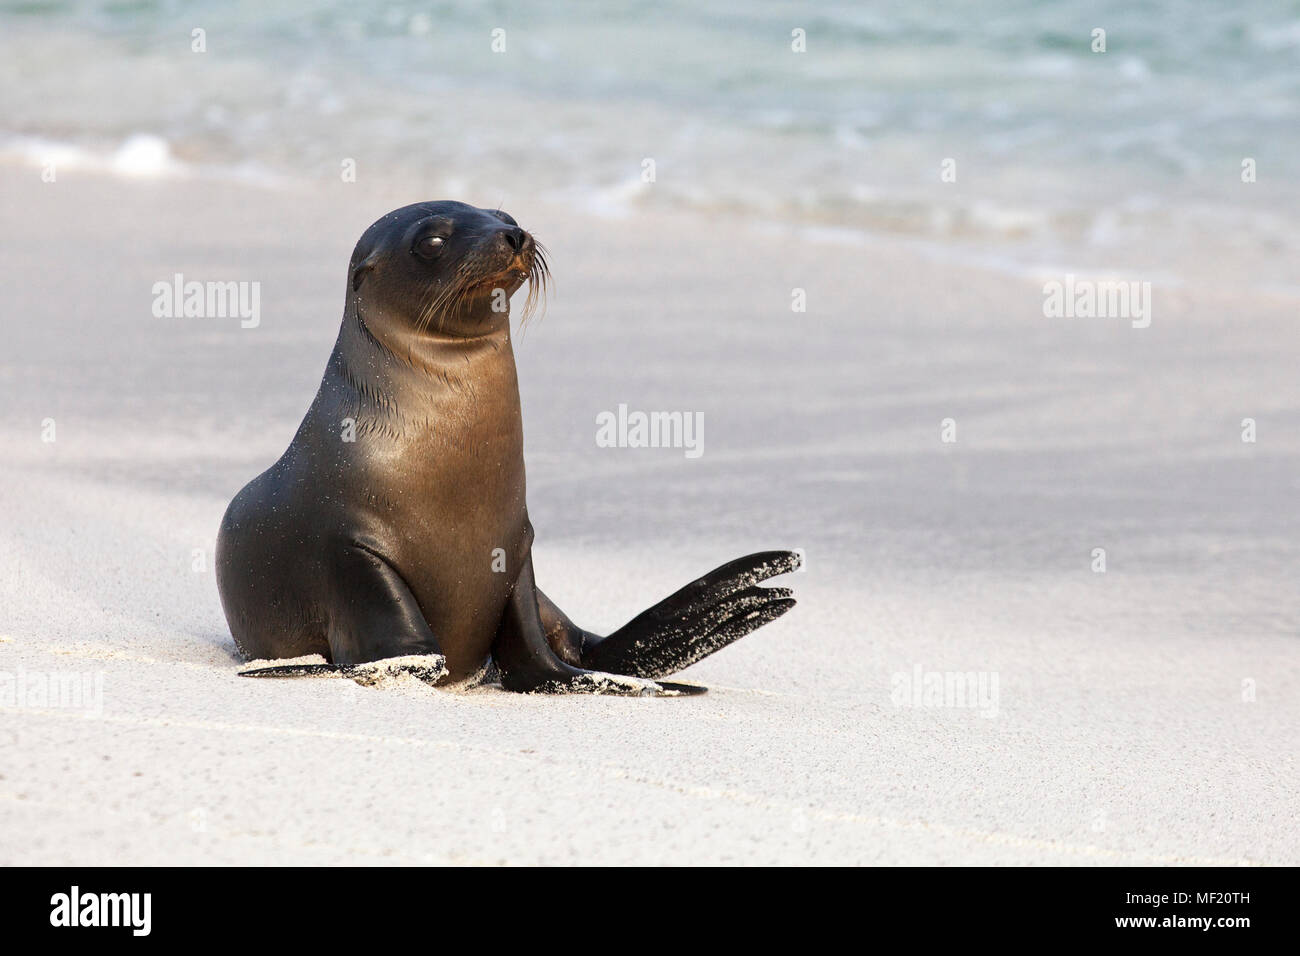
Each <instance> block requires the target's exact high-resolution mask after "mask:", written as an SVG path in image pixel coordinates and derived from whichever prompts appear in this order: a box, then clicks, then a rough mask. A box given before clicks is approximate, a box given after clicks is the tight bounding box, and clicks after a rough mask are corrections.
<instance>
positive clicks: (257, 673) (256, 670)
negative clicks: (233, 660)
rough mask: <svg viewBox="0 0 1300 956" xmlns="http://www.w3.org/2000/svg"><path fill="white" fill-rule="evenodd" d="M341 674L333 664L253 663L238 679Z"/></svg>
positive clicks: (339, 669) (241, 672) (339, 668)
mask: <svg viewBox="0 0 1300 956" xmlns="http://www.w3.org/2000/svg"><path fill="white" fill-rule="evenodd" d="M341 672H342V668H341V667H338V666H336V665H334V664H325V663H320V664H267V663H264V662H262V661H253V662H252V663H251V664H250V665H249V666H248V667H245V668H244V669H243V670H242V671H238V672H237V673H238V674H239V676H240V677H333V676H335V675H336V674H339V673H341Z"/></svg>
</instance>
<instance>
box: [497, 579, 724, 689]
mask: <svg viewBox="0 0 1300 956" xmlns="http://www.w3.org/2000/svg"><path fill="white" fill-rule="evenodd" d="M492 660H493V661H494V662H495V663H496V666H497V669H498V670H499V671H500V673H501V686H502V687H504V688H505V689H506V690H512V691H518V692H521V693H540V694H610V695H615V696H620V697H682V696H686V695H688V694H696V693H703V692H704V688H702V687H701V688H696V687H692V686H691V685H689V684H670V685H668V686H664V685H661V684H658V683H655V682H654V681H652V680H646V679H644V678H641V677H637V676H635V675H627V674H610V673H603V672H601V671H598V670H592V669H585V668H581V667H574V666H573V665H572V664H568V663H566V662H565V661H563V660H561V659H560V658H559V657H558V656H557V655H556V653H555V652H554V651H553V650H552V648H551V645H550V644H549V643H548V641H547V635H546V630H545V627H544V625H543V623H542V616H541V612H540V610H539V609H538V597H537V588H536V584H535V582H534V580H533V559H532V555H531V554H530V555H529V556H528V557H527V558H525V559H524V564H523V567H522V568H521V570H520V572H519V577H518V579H517V580H516V581H515V585H514V588H513V589H512V591H511V593H510V599H509V601H508V602H507V604H506V609H505V613H504V614H503V615H502V618H501V627H500V629H499V630H498V632H497V636H496V640H495V641H494V642H493V644H492Z"/></svg>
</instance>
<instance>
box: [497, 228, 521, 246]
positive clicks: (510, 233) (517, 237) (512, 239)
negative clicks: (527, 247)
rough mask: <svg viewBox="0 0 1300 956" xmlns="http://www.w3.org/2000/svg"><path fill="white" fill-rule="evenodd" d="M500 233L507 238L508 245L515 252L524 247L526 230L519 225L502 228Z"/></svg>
mask: <svg viewBox="0 0 1300 956" xmlns="http://www.w3.org/2000/svg"><path fill="white" fill-rule="evenodd" d="M500 235H501V237H502V238H503V239H505V241H506V245H508V246H509V247H510V248H511V249H512V250H514V251H515V252H518V251H519V250H520V249H522V248H523V247H524V231H523V230H522V229H520V228H519V227H518V226H512V227H510V228H507V229H503V230H501V233H500Z"/></svg>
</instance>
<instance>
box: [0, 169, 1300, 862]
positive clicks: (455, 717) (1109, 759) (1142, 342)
mask: <svg viewBox="0 0 1300 956" xmlns="http://www.w3.org/2000/svg"><path fill="white" fill-rule="evenodd" d="M0 190H2V192H3V195H2V199H3V203H2V209H3V226H4V228H3V230H0V244H2V245H3V258H2V260H0V272H2V275H3V286H4V290H5V296H4V318H3V340H4V343H5V347H4V350H3V354H0V384H2V386H3V391H2V392H0V394H3V398H4V408H3V415H2V416H0V448H3V456H2V457H0V635H3V636H2V637H0V671H2V672H8V673H17V672H18V671H19V670H20V669H21V670H22V671H23V672H24V673H26V674H38V675H48V674H51V673H74V672H75V673H78V674H88V675H91V676H92V678H93V677H94V676H96V675H102V679H103V684H102V687H103V698H102V701H103V706H102V713H101V714H97V715H90V716H87V715H86V714H84V713H82V712H81V711H79V710H77V709H75V708H70V707H57V706H52V705H50V704H49V703H48V702H47V705H46V706H39V701H38V702H37V704H32V703H31V702H27V703H26V705H22V706H20V703H21V702H18V701H16V700H15V703H14V705H13V706H0V863H59V864H72V863H91V864H110V863H150V864H152V863H195V864H198V863H345V862H346V863H366V862H375V863H384V862H401V863H420V862H432V863H441V862H458V863H459V862H466V863H571V862H586V863H778V862H785V863H889V864H898V863H913V864H927V863H958V864H969V863H974V864H988V863H996V864H1025V863H1031V864H1140V863H1183V862H1216V863H1218V862H1221V863H1225V864H1231V863H1243V862H1252V863H1291V864H1295V863H1300V835H1298V833H1300V831H1297V828H1296V827H1295V819H1296V817H1297V812H1298V811H1300V803H1298V801H1297V796H1296V784H1297V767H1296V763H1295V752H1296V748H1295V742H1296V739H1297V725H1298V720H1297V718H1300V663H1297V661H1298V657H1297V649H1298V644H1297V641H1298V637H1297V629H1298V624H1297V622H1298V621H1300V589H1298V588H1297V583H1296V568H1297V558H1300V535H1297V530H1298V528H1297V519H1296V509H1295V498H1296V493H1297V490H1300V488H1298V485H1300V481H1298V479H1297V474H1298V472H1297V468H1296V465H1297V452H1298V451H1300V443H1298V441H1297V434H1298V426H1300V380H1298V378H1297V375H1296V369H1297V368H1298V367H1300V336H1297V335H1296V334H1295V326H1294V322H1295V315H1296V305H1297V302H1296V300H1295V299H1294V298H1287V297H1285V295H1283V294H1282V293H1279V292H1277V291H1274V292H1272V293H1267V294H1265V293H1262V292H1261V293H1259V294H1252V293H1251V291H1250V288H1251V283H1250V277H1249V276H1242V277H1241V282H1240V283H1239V284H1236V285H1224V284H1223V283H1216V284H1214V285H1212V286H1211V285H1198V284H1197V283H1196V282H1195V281H1193V282H1184V283H1175V282H1173V281H1167V280H1166V281H1162V280H1160V277H1154V278H1155V279H1156V280H1157V281H1156V282H1155V283H1154V285H1155V288H1154V291H1153V295H1154V320H1153V322H1152V325H1151V327H1150V328H1147V329H1133V328H1131V327H1130V326H1129V324H1128V323H1127V322H1126V321H1124V320H1111V319H1087V320H1083V319H1076V320H1065V319H1046V318H1044V317H1043V315H1042V309H1041V306H1042V290H1041V280H1039V281H1037V282H1035V281H1033V280H1032V279H1031V278H1025V277H1015V276H1012V275H1009V274H1005V273H999V272H996V271H991V270H981V269H974V268H966V267H964V266H961V265H959V264H957V263H956V262H954V261H951V260H950V259H949V258H948V257H946V256H944V255H942V254H940V253H938V252H935V251H934V250H925V249H921V248H914V247H911V246H909V245H907V244H906V243H902V242H883V241H882V242H872V243H866V244H853V243H850V242H844V241H836V240H833V239H831V238H826V237H821V238H812V237H808V236H805V235H800V234H797V233H795V232H793V231H782V230H779V229H758V228H750V227H746V226H742V225H738V224H736V223H733V222H729V221H728V218H727V217H726V216H725V215H721V214H720V215H719V216H718V217H716V219H714V220H712V221H695V220H692V221H689V222H688V221H684V220H677V219H671V218H667V217H660V216H656V215H655V214H654V213H653V211H652V212H650V213H648V214H647V215H645V216H643V217H638V218H636V219H627V220H614V219H590V218H582V217H580V216H576V215H573V214H570V213H568V212H567V211H566V210H564V209H560V208H556V207H547V206H545V205H541V204H537V205H532V206H529V205H527V204H522V203H518V202H508V203H507V208H509V209H510V211H511V212H513V213H514V214H515V215H516V216H517V217H518V218H519V219H520V221H521V222H522V223H523V224H524V225H525V226H526V227H528V228H530V229H532V230H533V231H535V232H536V234H537V235H538V236H539V238H541V239H542V240H543V241H544V242H546V243H547V244H548V246H549V247H550V250H551V253H552V261H553V263H554V267H555V273H556V276H557V279H558V291H557V294H556V295H555V296H554V297H553V298H552V301H551V305H550V309H549V312H548V314H547V316H546V317H545V319H544V320H542V321H540V322H535V323H534V324H532V325H530V327H529V328H528V330H527V332H526V334H524V335H523V336H522V337H518V341H517V343H516V353H517V355H518V359H519V364H520V377H521V385H522V390H523V403H524V418H525V429H526V436H527V444H528V476H529V506H530V513H531V515H532V518H533V522H534V524H535V526H536V528H537V545H536V548H535V555H536V562H537V572H538V580H539V582H540V583H541V585H542V586H543V587H544V588H545V589H546V590H547V591H548V592H549V593H550V594H551V596H552V597H553V598H555V599H556V600H557V602H558V603H560V604H561V606H563V607H564V608H565V609H566V610H567V611H568V612H569V613H570V614H571V615H572V616H573V617H574V618H575V619H577V620H578V621H579V622H580V623H582V624H584V625H586V626H588V627H591V628H593V629H608V628H612V627H615V626H617V625H618V624H620V623H622V621H624V620H626V619H627V618H628V617H630V616H631V615H632V614H634V613H635V612H637V611H639V610H640V609H642V608H643V607H645V606H647V605H648V604H650V603H652V602H653V601H655V600H657V599H658V598H659V597H662V596H663V595H664V594H666V593H668V592H669V591H670V590H672V589H674V588H675V587H677V586H679V585H680V584H682V583H685V582H686V581H687V580H689V579H690V578H692V577H694V576H695V575H697V574H699V573H701V572H703V571H705V570H707V569H709V568H710V567H712V566H714V565H715V564H718V563H721V562H722V561H723V560H726V559H728V558H731V557H733V556H735V555H738V554H741V553H744V552H747V551H751V550H759V549H762V548H767V547H782V546H784V547H796V548H803V549H804V550H805V552H806V554H807V558H808V567H807V570H806V571H805V572H802V573H800V574H798V575H793V576H791V577H790V578H789V579H787V582H788V583H792V584H793V585H794V586H795V587H796V588H797V591H798V596H799V598H800V604H799V606H798V607H797V608H796V609H795V611H794V612H792V613H791V614H790V615H788V616H787V617H785V618H783V619H782V620H780V621H778V622H777V623H775V624H773V625H771V626H769V627H767V628H764V629H762V630H761V631H759V632H757V633H755V634H753V635H751V636H750V637H748V638H746V639H745V640H744V641H742V642H741V643H740V644H738V645H736V646H734V647H731V648H728V649H727V650H725V651H723V652H722V653H720V654H718V655H716V656H715V657H713V658H710V659H708V660H706V661H705V662H703V663H701V664H699V665H697V666H696V667H695V668H692V669H691V670H689V671H687V672H686V673H685V675H684V678H685V679H690V680H697V681H700V682H703V683H706V684H708V685H710V686H711V688H712V690H711V692H710V693H709V694H708V695H706V696H704V697H699V698H691V699H644V700H643V699H635V700H633V699H621V698H591V697H569V698H554V697H523V696H514V695H509V694H506V693H504V692H502V691H499V690H494V689H479V690H476V691H472V692H468V693H451V692H447V691H439V690H434V689H430V688H426V687H424V686H423V685H416V686H405V687H397V688H395V689H389V690H369V689H364V688H360V687H357V686H356V685H353V684H351V683H350V682H348V681H343V680H328V679H326V680H297V681H274V682H273V681H251V680H247V679H242V678H239V677H237V676H236V675H235V670H236V667H237V664H238V661H237V657H236V652H235V649H234V646H233V644H232V642H231V640H230V637H229V633H228V631H227V629H226V626H225V622H224V620H223V617H222V614H221V609H220V605H219V602H218V598H217V592H216V586H215V583H214V576H213V573H212V570H211V555H212V548H213V544H214V538H215V533H216V528H217V524H218V521H219V519H220V516H221V513H222V511H223V509H224V508H225V505H226V503H227V501H228V500H229V499H230V497H231V496H232V495H233V494H234V492H235V491H237V490H238V489H239V487H241V486H242V485H243V483H244V482H246V481H247V480H248V479H249V478H251V477H253V476H254V475H255V474H257V473H258V472H259V471H261V470H262V469H263V468H265V467H266V466H267V465H268V464H270V463H271V462H272V461H273V460H274V459H275V458H276V457H277V456H278V455H279V454H280V452H281V451H282V450H283V448H284V447H285V445H286V444H287V442H288V440H289V439H290V437H291V436H292V434H293V431H294V429H295V428H296V427H297V424H298V422H299V420H300V419H301V416H302V414H303V412H304V411H305V409H306V407H307V404H308V402H309V401H310V399H311V396H312V395H313V393H314V390H315V388H316V384H317V382H318V380H319V376H320V373H321V370H322V368H323V364H324V361H325V358H326V356H327V354H328V352H329V349H330V347H331V345H332V343H333V339H334V335H335V333H336V330H337V325H338V320H339V316H340V314H341V309H342V300H343V291H344V268H345V265H346V262H347V258H348V255H349V252H350V250H351V246H352V244H353V242H354V241H355V239H356V237H357V236H358V235H359V234H360V233H361V231H362V230H363V229H364V227H365V226H366V225H368V224H369V223H370V221H371V220H373V219H374V218H376V217H377V216H378V215H380V214H382V213H383V212H385V211H387V210H388V209H389V208H391V207H393V206H396V205H399V204H402V203H404V202H407V201H412V200H415V199H422V198H440V197H431V196H423V195H420V194H419V193H407V194H401V195H382V194H379V193H377V192H374V191H365V190H364V189H363V187H361V186H358V185H345V184H341V183H340V184H338V185H337V186H335V187H333V188H320V187H316V188H310V189H309V188H302V189H286V190H281V191H271V190H268V189H262V188H254V187H251V186H243V185H236V184H229V183H226V184H223V183H197V182H183V181H178V182H163V183H157V182H154V183H147V182H129V181H115V180H111V179H96V178H93V177H89V176H77V175H74V174H72V173H68V174H66V175H61V176H60V180H59V182H58V183H56V184H43V183H41V182H40V179H39V175H38V172H37V171H36V170H33V169H29V168H18V167H14V168H8V169H5V170H3V176H0ZM463 198H467V199H471V200H478V201H480V202H482V203H484V204H493V203H495V202H497V201H498V199H499V198H500V197H495V196H493V197H463ZM1061 271H1062V272H1063V271H1064V267H1062V270H1061ZM177 272H180V273H183V274H184V275H185V276H186V277H187V278H191V279H200V280H207V279H236V280H255V281H258V282H260V283H261V289H262V300H261V307H262V319H261V325H260V326H259V327H258V328H256V329H247V330H245V329H240V328H239V325H238V322H237V321H236V320H231V319H156V318H154V317H153V316H152V315H151V314H150V306H151V301H152V293H151V287H152V285H153V283H154V282H157V281H160V280H168V279H170V278H171V276H172V275H173V274H174V273H177ZM1058 275H1059V273H1058ZM795 287H799V288H803V289H806V290H807V297H808V309H807V312H806V313H802V314H796V313H792V311H791V308H790V302H791V290H792V289H793V288H795ZM620 402H625V403H627V404H628V405H629V406H630V407H631V408H633V409H645V410H652V409H653V410H686V411H703V412H704V414H705V420H706V430H705V452H704V455H703V456H702V457H701V458H699V459H696V460H689V459H687V458H686V457H685V456H684V455H683V454H682V452H681V451H679V450H678V451H674V450H631V449H603V448H598V447H596V444H595V441H594V435H595V416H596V414H597V413H598V412H600V411H603V410H612V409H615V408H616V407H617V405H618V404H619V403H620ZM1246 417H1251V418H1254V419H1256V421H1257V428H1258V441H1257V442H1256V443H1254V444H1247V443H1243V442H1242V441H1241V420H1242V419H1243V418H1246ZM945 418H952V419H954V420H955V422H956V426H957V441H956V442H955V443H943V442H941V441H940V423H941V421H942V420H943V419H945ZM46 419H53V420H54V422H55V428H56V431H55V440H54V441H53V442H48V441H43V440H42V431H43V422H44V421H45V420H46ZM1095 548H1104V549H1106V559H1107V570H1106V572H1105V573H1096V572H1094V571H1093V569H1092V562H1093V557H1092V552H1093V549H1095ZM196 551H197V555H196ZM917 668H920V669H921V670H922V671H924V672H977V673H984V674H986V675H996V678H997V681H998V696H997V700H996V704H997V706H996V713H994V712H993V711H992V710H991V709H990V708H987V707H986V708H983V710H981V709H980V708H969V707H955V706H949V707H915V706H898V705H897V703H896V702H895V701H894V700H893V699H891V692H892V691H893V690H894V688H895V685H896V680H897V679H898V678H896V675H908V676H909V677H910V675H912V674H913V673H914V671H915V669H917Z"/></svg>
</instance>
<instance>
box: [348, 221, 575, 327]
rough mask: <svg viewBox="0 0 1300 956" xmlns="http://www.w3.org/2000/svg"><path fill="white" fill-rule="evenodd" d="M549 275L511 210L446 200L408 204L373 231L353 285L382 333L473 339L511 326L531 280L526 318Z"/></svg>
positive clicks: (358, 304)
mask: <svg viewBox="0 0 1300 956" xmlns="http://www.w3.org/2000/svg"><path fill="white" fill-rule="evenodd" d="M549 277H550V272H549V270H548V269H547V265H546V253H545V250H543V248H542V247H541V245H540V244H538V242H537V241H536V240H535V239H534V238H533V237H532V235H531V234H529V233H528V232H526V231H525V230H523V229H521V228H520V227H519V224H518V223H517V222H515V220H514V218H513V217H512V216H510V215H509V214H508V213H506V212H503V211H501V210H500V209H479V208H478V207H476V206H470V205H468V204H466V203H463V202H450V201H439V202H422V203H415V204H414V205H411V206H403V207H402V208H401V209H396V210H394V211H393V212H390V213H389V214H388V215H386V216H384V217H383V218H382V219H380V220H378V221H377V222H375V223H374V224H373V225H372V226H371V227H370V228H369V229H367V230H366V231H365V233H364V234H363V235H362V236H361V239H360V240H359V241H358V242H357V246H356V249H355V250H353V253H352V262H351V264H350V265H349V268H348V288H349V294H350V296H351V299H352V302H351V304H352V305H353V306H354V307H355V308H356V312H357V315H358V316H359V317H361V318H362V320H363V321H364V322H365V323H366V325H368V326H371V327H373V328H375V329H379V328H383V329H385V330H388V331H390V332H394V333H397V334H399V335H400V334H401V333H402V332H403V331H405V330H407V329H410V330H414V331H416V332H421V333H423V332H428V333H432V334H443V335H451V336H472V335H481V334H484V333H487V332H491V331H494V330H497V329H500V328H502V327H508V325H509V321H510V297H511V296H512V295H514V294H515V292H517V291H518V290H519V288H520V287H521V286H522V285H523V284H524V283H525V282H528V284H529V286H528V297H527V299H526V300H525V302H524V310H523V312H524V319H525V320H526V319H527V318H528V317H529V316H530V315H531V314H532V313H533V312H534V311H536V309H537V306H538V305H539V303H540V302H541V301H542V300H543V297H544V295H545V291H546V285H547V281H548V279H549Z"/></svg>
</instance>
